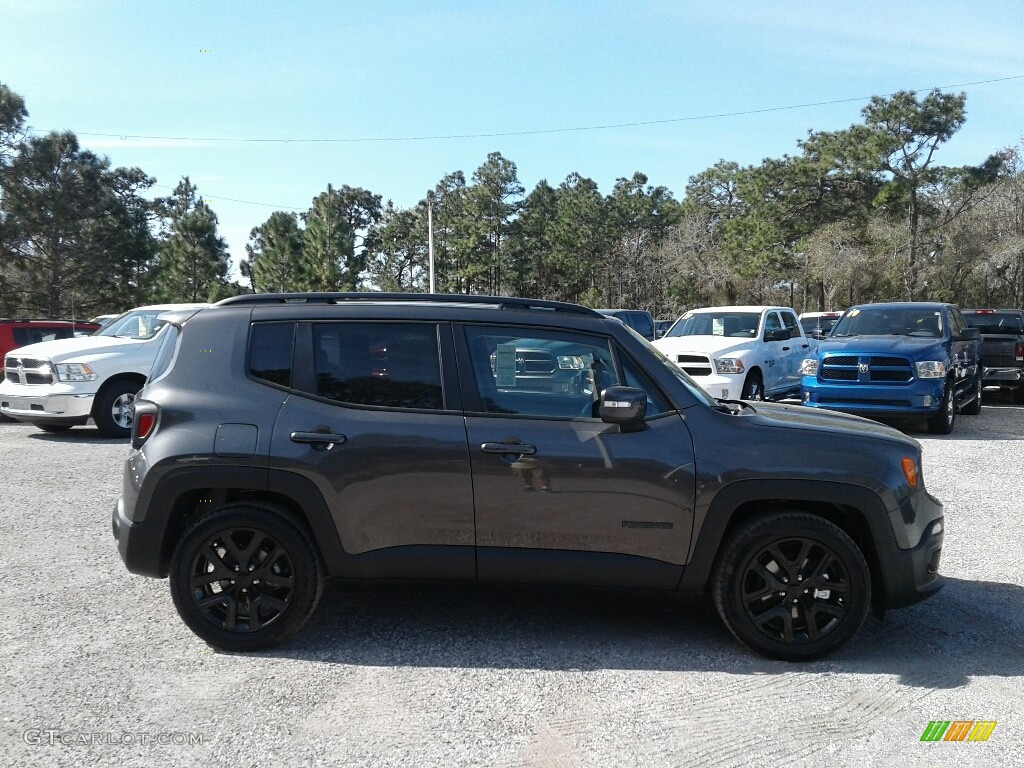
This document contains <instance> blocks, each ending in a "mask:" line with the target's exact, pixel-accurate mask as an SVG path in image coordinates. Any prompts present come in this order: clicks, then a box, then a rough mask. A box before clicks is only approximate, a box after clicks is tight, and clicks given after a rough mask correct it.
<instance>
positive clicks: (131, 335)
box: [95, 309, 165, 339]
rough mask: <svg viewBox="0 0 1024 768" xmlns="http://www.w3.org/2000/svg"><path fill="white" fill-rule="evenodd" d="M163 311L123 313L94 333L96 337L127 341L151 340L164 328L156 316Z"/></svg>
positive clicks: (146, 310)
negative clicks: (119, 338) (118, 338)
mask: <svg viewBox="0 0 1024 768" xmlns="http://www.w3.org/2000/svg"><path fill="white" fill-rule="evenodd" d="M163 311H165V310H160V309H137V310H134V311H132V312H125V313H124V314H123V315H121V316H120V317H118V318H115V319H114V320H111V321H110V322H109V323H108V324H107V325H105V326H104V327H103V328H102V329H100V330H99V331H97V332H96V334H95V335H96V336H120V337H122V338H128V339H151V338H153V337H154V336H156V332H157V331H159V330H160V329H161V328H163V327H164V325H165V323H164V321H163V320H157V315H159V314H160V313H161V312H163Z"/></svg>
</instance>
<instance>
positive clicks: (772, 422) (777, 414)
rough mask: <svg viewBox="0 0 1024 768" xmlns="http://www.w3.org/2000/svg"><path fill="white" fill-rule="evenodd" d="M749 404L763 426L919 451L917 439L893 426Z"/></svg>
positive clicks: (820, 412) (803, 409) (776, 405)
mask: <svg viewBox="0 0 1024 768" xmlns="http://www.w3.org/2000/svg"><path fill="white" fill-rule="evenodd" d="M751 405H753V408H754V409H755V410H756V411H757V413H756V414H752V415H751V417H750V418H754V419H757V421H758V422H760V423H761V424H762V425H763V426H766V427H780V428H783V429H807V430H812V431H815V432H833V433H835V435H836V436H837V437H842V436H845V435H857V436H870V437H876V438H877V437H881V438H885V439H888V440H890V441H892V442H894V443H899V444H901V445H906V446H913V447H915V448H917V449H918V450H920V448H921V444H920V443H919V442H918V441H917V440H915V439H914V438H912V437H908V436H907V435H905V434H903V433H902V432H900V431H899V430H898V429H896V428H895V427H890V426H888V425H886V424H881V423H879V422H877V421H872V420H871V419H865V418H863V417H862V416H853V415H852V414H848V413H841V412H839V411H826V410H824V409H819V408H806V407H804V406H802V405H784V404H782V403H762V402H759V403H756V404H751Z"/></svg>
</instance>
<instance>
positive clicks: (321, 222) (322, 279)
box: [302, 184, 381, 291]
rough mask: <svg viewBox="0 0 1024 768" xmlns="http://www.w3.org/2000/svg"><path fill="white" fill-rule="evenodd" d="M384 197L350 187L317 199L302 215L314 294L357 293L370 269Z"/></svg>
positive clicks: (305, 255) (330, 189) (307, 270)
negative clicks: (373, 237) (374, 232)
mask: <svg viewBox="0 0 1024 768" xmlns="http://www.w3.org/2000/svg"><path fill="white" fill-rule="evenodd" d="M380 216H381V197H380V195H375V194H373V193H372V192H370V191H368V190H365V189H362V188H361V187H350V186H348V185H347V184H346V185H343V186H342V187H341V189H334V187H333V186H331V185H330V184H328V185H327V191H326V192H321V193H320V194H319V195H317V196H316V197H315V198H314V199H313V204H312V206H311V207H310V209H309V210H308V211H307V212H306V213H304V214H302V220H303V223H304V224H305V227H306V229H305V232H304V234H303V260H304V262H305V273H306V275H307V276H308V284H309V288H310V289H311V290H314V291H354V290H356V289H357V288H358V287H359V282H360V276H361V275H362V272H363V270H364V269H366V263H367V257H368V249H369V250H370V251H372V250H373V243H372V242H369V241H368V240H367V237H368V235H372V232H371V227H372V226H373V225H374V224H376V223H377V222H378V221H379V220H380Z"/></svg>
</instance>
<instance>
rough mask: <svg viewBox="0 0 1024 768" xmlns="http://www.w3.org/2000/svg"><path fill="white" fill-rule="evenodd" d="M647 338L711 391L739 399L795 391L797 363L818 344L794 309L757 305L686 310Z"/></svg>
mask: <svg viewBox="0 0 1024 768" xmlns="http://www.w3.org/2000/svg"><path fill="white" fill-rule="evenodd" d="M652 343H653V344H654V346H655V347H657V348H658V349H659V350H661V352H662V353H664V354H665V355H666V356H667V357H668V358H669V359H670V360H671V361H672V362H673V363H675V364H676V365H678V366H679V367H680V368H682V369H683V370H684V371H686V372H687V373H688V374H690V376H692V377H693V378H694V380H696V381H697V383H698V384H700V385H701V386H702V387H703V388H704V389H705V390H706V391H707V392H708V394H710V395H711V396H712V397H716V398H722V399H730V398H732V399H741V400H764V399H767V398H773V399H779V398H784V397H788V396H799V394H800V363H801V361H802V360H803V359H804V358H805V357H807V355H808V353H809V352H810V351H811V350H812V348H814V347H817V342H815V341H813V340H812V339H809V338H808V337H807V336H806V335H805V334H804V332H803V329H802V328H801V327H800V323H799V322H797V316H796V312H795V311H794V310H793V309H791V308H790V307H756V306H755V307H707V308H705V309H694V310H690V311H689V312H687V313H686V314H685V315H683V316H682V317H681V318H679V320H678V321H677V322H676V323H675V325H673V326H672V328H671V329H670V330H669V332H668V333H667V334H666V335H665V336H663V337H661V338H660V339H658V340H657V341H654V342H652ZM812 345H813V346H812Z"/></svg>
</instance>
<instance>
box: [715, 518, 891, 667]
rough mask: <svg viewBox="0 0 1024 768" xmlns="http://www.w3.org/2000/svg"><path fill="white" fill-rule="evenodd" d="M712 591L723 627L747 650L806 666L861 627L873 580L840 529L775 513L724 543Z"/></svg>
mask: <svg viewBox="0 0 1024 768" xmlns="http://www.w3.org/2000/svg"><path fill="white" fill-rule="evenodd" d="M711 592H712V596H713V598H714V602H715V607H716V608H717V609H718V614H719V616H721V618H722V621H723V622H724V623H725V626H726V627H728V629H729V631H730V632H732V634H733V636H734V637H735V638H736V639H737V640H739V641H740V642H741V643H743V644H744V645H746V646H747V647H748V648H750V649H752V650H754V651H756V652H757V653H760V654H761V655H762V656H767V657H768V658H772V659H782V660H784V661H808V660H811V659H816V658H819V657H821V656H824V655H826V654H828V653H831V652H832V651H835V650H837V649H838V648H840V647H841V646H843V645H845V644H846V643H847V642H849V640H850V639H851V638H852V637H853V636H854V635H855V634H856V633H857V630H859V629H860V626H861V624H863V623H864V618H865V617H866V616H867V613H868V608H869V605H870V603H871V574H870V572H869V571H868V566H867V562H865V560H864V555H863V553H862V552H861V551H860V549H859V548H858V547H857V545H856V544H855V543H854V541H853V539H851V538H850V537H849V536H848V535H847V534H846V533H845V532H844V531H843V530H842V529H840V528H839V527H838V526H836V525H834V524H833V523H831V522H829V521H828V520H826V519H825V518H823V517H818V516H817V515H813V514H808V513H805V512H780V513H776V514H770V515H766V516H765V517H759V518H757V519H755V520H753V521H751V522H749V523H747V524H746V525H744V526H743V527H741V528H740V529H739V530H738V531H736V533H734V534H733V535H732V536H731V537H730V538H729V540H728V542H727V543H726V545H725V546H724V548H723V550H722V554H721V556H720V557H719V559H718V562H717V563H716V565H715V571H714V574H713V577H712V583H711Z"/></svg>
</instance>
